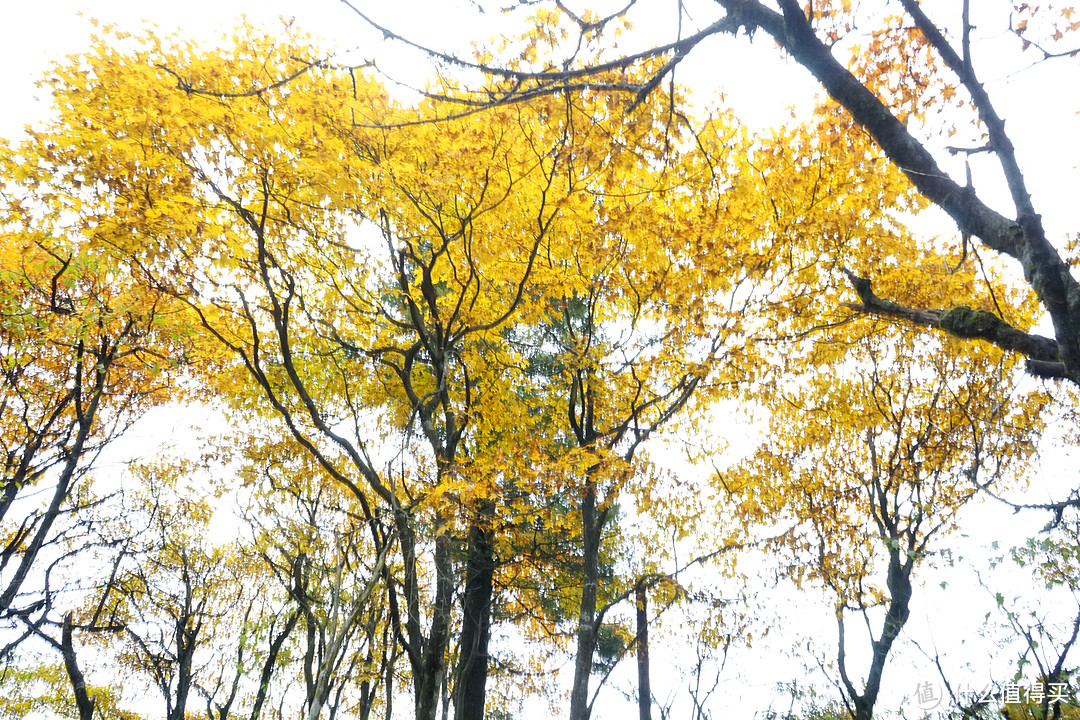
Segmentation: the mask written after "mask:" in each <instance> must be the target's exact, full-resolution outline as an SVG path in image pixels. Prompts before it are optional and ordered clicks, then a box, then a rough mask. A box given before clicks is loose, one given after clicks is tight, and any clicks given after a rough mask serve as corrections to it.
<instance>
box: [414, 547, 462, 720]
mask: <svg viewBox="0 0 1080 720" xmlns="http://www.w3.org/2000/svg"><path fill="white" fill-rule="evenodd" d="M450 550H451V548H450V536H449V535H448V534H447V533H445V532H444V533H441V534H439V535H438V536H437V537H436V538H435V603H434V606H433V608H432V617H431V632H430V633H429V635H428V638H427V643H426V647H424V652H423V658H422V661H421V664H420V671H421V672H420V674H419V677H417V678H415V679H414V687H415V690H416V720H435V718H436V716H437V714H438V710H439V700H440V690H441V689H442V683H443V677H444V675H445V674H446V650H447V645H448V643H449V640H450V619H451V614H452V613H451V610H452V607H453V601H454V576H453V558H452V557H451V554H450Z"/></svg>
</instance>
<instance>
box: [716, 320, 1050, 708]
mask: <svg viewBox="0 0 1080 720" xmlns="http://www.w3.org/2000/svg"><path fill="white" fill-rule="evenodd" d="M883 339H888V340H890V341H891V343H890V344H892V345H893V347H892V348H891V349H888V350H885V349H883V348H882V345H885V343H883V342H882V340H883ZM856 342H857V343H858V344H859V346H860V349H861V350H862V353H860V354H859V355H865V356H866V357H869V358H870V362H868V363H866V364H863V363H861V362H859V361H858V360H850V361H848V362H847V363H844V364H841V365H839V366H837V367H833V368H824V367H817V368H815V369H814V371H813V373H812V375H811V376H809V377H806V378H803V379H802V382H800V383H792V384H791V385H790V386H789V388H790V389H788V390H785V391H783V392H780V393H777V396H776V398H775V400H774V401H773V402H772V403H771V404H770V411H771V419H770V430H769V432H768V440H766V441H765V442H763V444H762V447H761V448H760V449H759V450H758V451H757V453H756V454H755V455H754V456H753V457H752V458H751V459H750V460H748V461H747V462H746V464H745V466H744V468H742V469H740V470H734V471H732V472H731V473H724V474H722V475H721V477H720V478H719V482H720V484H721V486H722V487H723V489H724V490H725V491H726V492H727V493H729V494H730V497H731V500H732V501H733V503H736V504H737V506H736V507H737V510H736V511H735V513H733V514H734V515H735V516H737V517H742V518H744V522H745V521H747V520H749V519H750V518H757V522H762V523H767V524H769V525H772V524H775V523H776V522H777V521H778V520H779V521H781V522H790V523H791V524H792V530H791V531H790V532H787V533H785V534H784V535H783V536H781V538H779V541H778V542H776V543H774V544H775V545H777V546H779V547H780V548H784V550H782V552H785V554H787V553H790V556H789V558H788V562H790V564H787V574H788V575H789V576H791V577H792V579H793V580H794V581H795V583H796V584H797V586H798V587H800V588H802V587H803V586H804V583H808V582H812V583H814V584H818V585H820V586H821V588H822V589H823V590H824V591H825V592H826V593H828V594H829V595H830V596H832V600H833V602H834V606H835V616H836V622H837V635H838V639H837V656H836V668H837V673H838V676H839V677H838V681H837V687H838V688H840V689H841V690H842V692H843V696H844V703H845V705H846V707H847V709H848V712H849V714H850V715H851V717H853V718H856V719H857V720H869V718H871V717H872V716H873V711H874V705H875V703H876V700H877V696H878V692H879V690H880V688H881V683H882V677H883V674H884V670H885V665H886V662H887V660H888V658H889V655H890V652H891V650H892V648H893V644H894V643H895V642H896V641H897V639H898V638H899V636H900V633H901V630H902V629H903V627H904V625H905V623H906V622H907V619H908V617H909V616H910V613H911V604H912V601H913V583H912V580H913V578H914V577H915V572H916V569H917V568H918V567H919V565H920V564H921V563H922V562H923V561H924V560H925V559H926V558H928V557H929V556H931V555H933V553H934V543H935V542H936V541H937V540H938V539H939V536H941V535H944V534H946V533H947V532H949V531H950V530H951V529H952V528H953V527H954V526H955V523H956V515H957V513H958V512H959V511H960V509H961V508H962V507H963V506H964V505H965V504H967V503H968V502H970V501H971V500H972V499H973V498H975V497H976V496H977V495H978V494H979V492H980V489H984V488H988V487H990V486H993V485H995V484H1002V483H1006V482H1008V481H1010V480H1012V479H1013V478H1015V477H1016V476H1019V475H1022V470H1023V465H1024V462H1025V461H1026V460H1027V459H1028V458H1029V457H1030V456H1031V454H1032V453H1033V452H1034V447H1035V443H1034V439H1035V438H1036V437H1037V436H1038V429H1039V427H1040V421H1039V417H1040V415H1041V412H1042V404H1043V403H1044V402H1045V397H1043V395H1042V393H1041V392H1040V391H1032V392H1029V393H1022V392H1019V391H1017V390H1014V389H1012V388H1010V387H1009V386H1008V384H1007V382H1006V381H1005V378H1008V377H1009V369H1008V363H1007V361H1006V360H1003V359H1002V358H1001V357H1000V353H999V352H998V351H996V350H991V351H990V352H987V353H984V354H981V355H973V354H967V355H964V354H956V353H952V352H948V351H947V350H946V349H945V348H942V347H940V346H938V344H937V342H928V341H927V339H926V338H919V337H915V336H913V335H912V334H911V333H910V332H904V331H903V329H901V330H900V331H897V330H895V329H893V330H888V329H885V328H876V329H871V330H870V331H869V332H868V333H867V335H866V336H865V337H863V338H860V339H858V340H857V341H856ZM945 342H957V341H956V340H951V339H946V340H945ZM897 356H903V357H904V358H905V360H906V363H905V366H904V367H899V364H898V363H897V362H896V360H895V358H896V357H897ZM795 388H798V389H795ZM838 448H844V452H838V451H837V449H838ZM749 521H750V522H754V521H753V520H749ZM783 564H786V563H784V562H783V561H782V562H781V565H783ZM882 579H883V581H882ZM849 614H857V615H861V616H862V618H863V620H864V623H865V625H866V627H867V629H868V631H869V637H868V641H869V649H870V665H869V668H868V669H867V671H866V674H865V679H861V678H860V676H859V675H856V674H855V673H854V672H853V671H852V669H851V668H850V666H849V663H848V661H847V657H848V653H849V649H850V644H851V639H850V637H849V635H850V632H851V627H850V624H849V623H848V616H849ZM871 627H877V628H879V629H878V630H876V631H870V628H871Z"/></svg>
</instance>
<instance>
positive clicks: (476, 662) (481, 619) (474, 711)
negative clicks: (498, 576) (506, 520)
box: [454, 524, 495, 720]
mask: <svg viewBox="0 0 1080 720" xmlns="http://www.w3.org/2000/svg"><path fill="white" fill-rule="evenodd" d="M492 534H493V533H492V531H491V530H490V529H485V528H483V527H481V526H480V525H479V524H473V526H472V527H470V528H469V542H468V549H467V550H466V558H465V598H464V601H463V603H462V605H463V608H462V610H463V615H462V622H461V645H460V648H461V649H460V652H459V655H458V668H457V673H456V674H457V686H456V687H455V689H454V694H455V696H456V698H455V700H456V702H455V705H456V709H455V714H454V717H455V718H456V720H484V703H485V696H486V692H487V674H488V641H489V639H490V637H491V595H492V583H493V576H494V571H495V548H494V543H493V537H492Z"/></svg>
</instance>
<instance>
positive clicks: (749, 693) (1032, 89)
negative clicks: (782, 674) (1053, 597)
mask: <svg viewBox="0 0 1080 720" xmlns="http://www.w3.org/2000/svg"><path fill="white" fill-rule="evenodd" d="M995 1H996V0H995ZM0 3H2V6H3V7H2V13H0V17H3V19H4V23H5V26H6V30H7V32H6V33H5V42H4V43H2V44H0V98H2V103H0V137H4V138H14V137H16V136H17V135H18V134H19V130H20V128H21V127H22V126H23V125H24V124H25V123H27V122H33V121H35V120H39V119H41V118H43V117H44V116H45V113H46V111H47V91H44V92H43V91H41V90H38V89H36V88H35V87H34V81H35V79H36V78H37V77H39V76H40V75H41V74H42V73H43V72H44V70H45V68H46V67H47V64H48V62H49V61H50V60H54V59H58V58H61V57H63V56H64V55H67V54H70V53H74V52H77V51H79V50H80V49H82V48H84V47H85V46H86V44H87V42H88V36H89V31H90V26H89V23H88V22H87V20H86V18H85V17H84V18H80V17H78V15H77V13H78V12H79V11H80V10H81V11H83V12H85V13H86V14H87V15H88V16H89V15H93V16H94V17H97V18H98V19H100V20H102V21H105V22H115V23H118V24H120V25H121V26H122V27H132V28H134V27H136V26H137V23H138V22H139V21H140V20H142V19H146V20H149V21H151V22H153V23H155V24H156V25H157V26H158V27H159V28H160V29H161V30H162V31H163V32H170V31H172V30H175V29H178V28H183V30H184V32H185V33H188V34H191V35H194V36H195V37H198V38H202V39H212V38H213V37H214V36H215V35H217V34H218V33H220V32H223V31H226V30H228V29H229V28H231V27H232V26H233V25H234V24H235V22H236V19H237V18H238V17H239V16H240V15H242V14H245V13H246V14H247V16H248V17H249V19H250V20H251V21H253V22H255V23H256V24H270V23H273V22H274V19H275V18H277V17H278V16H285V17H293V16H295V17H296V20H297V22H298V23H299V25H300V27H301V28H302V29H305V30H307V31H308V32H310V33H312V34H313V35H315V36H317V37H323V38H326V39H327V40H328V41H329V42H330V43H331V44H332V45H333V46H334V47H339V48H356V47H360V48H362V49H361V51H360V54H361V55H362V56H364V57H369V56H372V55H375V54H376V53H383V54H385V53H390V54H388V55H386V59H384V60H381V61H380V62H381V64H382V65H383V66H384V67H392V68H394V69H395V71H396V72H397V71H399V69H400V73H401V75H402V76H406V75H407V74H408V73H412V74H413V77H412V78H409V79H410V81H412V82H416V81H417V79H418V78H417V72H419V73H420V74H422V73H423V70H422V69H421V70H419V71H417V70H416V67H417V66H416V65H415V64H408V63H407V61H406V60H405V59H404V57H405V56H403V55H400V54H399V55H394V54H393V53H392V50H393V49H392V48H388V47H387V44H386V43H384V42H382V41H381V40H380V39H379V38H378V36H377V35H375V34H374V33H372V32H371V31H370V30H369V29H368V28H365V27H364V25H363V24H362V23H361V21H360V20H359V19H358V18H356V17H355V16H354V15H352V13H351V11H349V10H348V8H346V7H345V6H344V5H342V4H341V3H339V2H337V1H336V0H308V1H307V2H298V1H297V0H259V1H256V0H183V1H179V2H178V1H175V0H169V1H164V0H144V1H142V2H135V1H133V0H96V2H87V1H86V0H82V1H79V0H52V1H50V2H45V1H41V2H33V1H31V0H0ZM366 4H367V5H368V6H373V5H374V3H366ZM421 4H422V5H423V10H422V11H420V10H417V9H416V7H418V6H420V5H421ZM388 5H389V3H387V2H384V3H382V7H380V8H379V10H378V11H377V12H378V13H380V19H385V20H387V22H388V24H389V25H390V26H391V27H392V28H394V29H396V30H401V31H407V32H408V33H409V35H410V37H413V38H415V39H417V40H418V41H420V42H425V43H430V44H432V45H436V46H438V47H441V48H451V49H460V47H461V44H462V42H463V41H464V40H465V39H468V38H473V37H477V36H483V35H484V33H483V32H477V26H476V25H475V24H473V22H475V17H476V16H475V15H474V14H473V13H472V12H471V11H470V10H469V7H470V3H469V2H468V0H453V1H452V2H441V3H440V2H427V3H401V2H399V3H397V11H396V12H394V11H391V10H389V9H388ZM667 5H668V6H670V5H674V0H671V2H669V3H667ZM407 8H408V9H407ZM395 15H396V16H397V17H394V16H395ZM469 19H472V20H469ZM464 20H469V21H468V22H465V21H464ZM659 25H662V21H661V22H659V23H658V26H659ZM369 50H370V51H369ZM773 56H774V53H773V51H772V49H771V48H769V47H759V48H757V49H754V50H747V49H746V47H745V46H743V47H741V54H739V55H731V54H730V53H728V52H726V51H721V50H719V49H718V48H716V47H713V48H709V47H701V48H698V50H697V51H696V53H695V55H694V56H692V62H689V63H687V66H686V67H685V68H682V69H680V79H683V80H686V79H689V80H691V81H692V82H694V83H695V84H697V85H698V86H701V85H711V84H723V87H724V90H725V91H726V92H727V94H728V97H729V100H730V101H731V102H733V103H734V104H736V105H737V106H739V105H741V104H752V109H751V113H750V114H751V120H754V119H755V118H756V119H757V120H758V122H761V123H762V124H763V123H764V122H766V121H768V120H782V119H783V118H784V117H785V116H786V113H784V112H783V110H784V108H785V107H787V106H788V105H789V104H792V103H796V102H801V103H805V102H806V100H807V98H808V97H809V95H810V92H811V89H812V85H811V84H810V83H808V82H807V81H806V76H805V73H803V72H802V71H801V70H800V69H798V68H793V67H790V66H789V67H784V66H783V64H782V63H778V62H777V61H776V60H775V59H773ZM410 68H411V69H410ZM776 73H781V74H780V75H777V74H776ZM1072 77H1073V78H1075V75H1074V76H1072ZM778 78H781V79H780V80H778ZM1055 78H1056V76H1054V75H1049V76H1047V75H1046V74H1045V73H1044V71H1042V70H1035V71H1029V72H1027V73H1023V74H1021V75H1018V76H1015V77H1007V76H1005V75H1004V74H1003V75H1001V76H999V77H993V78H987V79H988V80H990V81H992V82H991V83H990V89H991V92H995V93H997V94H998V96H999V97H1002V98H1003V99H1004V101H1005V102H1004V104H1005V106H1006V107H1007V108H1008V109H1009V110H1013V111H1014V112H1012V113H1006V114H1007V116H1008V117H1009V129H1010V130H1011V131H1013V132H1014V133H1015V136H1016V137H1017V138H1021V139H1023V140H1025V141H1028V142H1027V144H1025V145H1024V146H1022V147H1021V148H1020V151H1021V158H1022V161H1023V162H1024V167H1025V169H1027V170H1029V172H1030V179H1031V181H1032V184H1033V186H1034V187H1035V189H1036V192H1037V193H1038V195H1037V198H1036V200H1037V202H1039V201H1041V203H1040V205H1041V206H1042V207H1043V208H1045V210H1044V212H1046V213H1047V215H1046V217H1045V220H1046V222H1047V225H1048V227H1049V228H1050V229H1051V230H1052V231H1056V232H1058V233H1060V234H1064V233H1066V232H1075V230H1076V228H1077V227H1078V224H1077V222H1076V221H1077V216H1076V210H1075V207H1076V206H1077V205H1078V204H1080V203H1077V202H1076V201H1075V194H1076V192H1077V188H1078V187H1080V184H1078V183H1077V174H1076V165H1077V163H1078V162H1080V143H1078V142H1077V140H1076V135H1075V134H1074V131H1075V128H1076V114H1075V113H1076V111H1077V110H1078V109H1080V93H1077V92H1076V88H1077V87H1080V85H1076V84H1071V82H1072V81H1071V80H1070V81H1066V82H1064V83H1062V82H1061V81H1060V79H1059V78H1057V79H1055ZM774 83H776V84H774ZM35 97H39V98H41V100H37V101H36V100H35ZM43 101H44V102H43ZM751 101H752V102H751ZM1051 212H1053V214H1050V213H1051ZM949 231H950V229H949V228H945V229H944V230H942V232H949ZM1066 482H1075V479H1073V480H1068V479H1067V478H1066ZM989 515H990V516H991V517H992V518H993V519H992V520H991V521H990V523H992V525H989V526H988V525H987V523H986V521H985V520H984V521H983V522H982V523H980V527H981V528H982V531H983V532H985V531H986V529H987V527H996V528H1001V527H1004V526H1005V525H1006V524H1009V523H1010V522H1012V520H1011V518H1010V516H1009V515H1008V514H1007V513H1005V512H1004V511H1000V510H992V511H990V512H989ZM984 517H985V514H984ZM1033 522H1034V524H1035V527H1036V528H1037V527H1038V524H1039V523H1041V522H1045V519H1042V518H1036V519H1033ZM1031 524H1032V523H1025V524H1023V525H1020V524H1016V525H1015V526H1014V530H1015V531H1016V537H1022V535H1023V534H1024V533H1025V532H1029V531H1030V529H1029V528H1028V527H1027V526H1028V525H1031ZM1021 528H1022V529H1021ZM996 534H998V533H996V532H994V533H991V535H990V536H993V535H996ZM983 541H985V538H984V540H978V541H973V542H977V543H978V542H983ZM1013 541H1015V540H1013V539H1005V540H1003V543H1002V545H1003V547H1007V546H1008V544H1010V543H1011V542H1013ZM967 581H970V578H968V580H967ZM936 582H937V580H934V581H932V583H930V584H933V583H936ZM932 590H933V589H932V588H929V589H928V590H927V593H928V594H927V595H926V596H924V598H925V600H917V607H916V610H915V614H913V616H912V620H911V627H910V628H909V630H910V631H911V632H912V633H915V632H919V633H922V634H923V637H924V639H925V637H928V636H932V634H933V633H938V634H939V637H941V636H943V635H945V636H947V635H950V634H954V633H955V629H956V628H963V629H962V630H960V632H961V633H969V634H974V633H976V632H977V630H978V627H979V625H980V620H981V618H982V615H983V613H984V612H986V605H987V598H986V597H984V596H985V593H983V592H982V591H981V590H979V589H978V588H975V589H974V592H973V595H972V600H971V603H972V604H971V605H966V604H957V603H956V602H955V599H949V598H955V596H951V595H949V596H946V595H945V594H944V593H937V594H936V595H937V597H938V600H937V602H941V603H943V604H942V605H940V606H934V607H928V604H929V603H933V602H935V600H934V599H933V598H934V597H935V594H934V592H933V591H932ZM778 597H780V596H778ZM785 600H790V598H786V599H785ZM946 603H947V604H946ZM976 606H977V607H978V608H980V609H978V610H974V608H975V607H976ZM801 610H804V608H801V607H800V608H798V609H796V610H795V611H793V612H792V611H783V613H782V614H783V615H785V616H786V617H787V620H786V622H790V623H793V624H795V625H797V626H799V627H797V630H798V632H799V633H800V634H804V633H805V631H806V627H805V624H806V623H809V624H811V625H813V624H814V623H815V622H817V621H818V620H820V618H816V619H813V620H812V619H810V617H809V616H808V615H806V616H802V617H800V611H801ZM928 625H929V626H933V627H931V628H930V629H929V630H927V629H926V628H927V626H928ZM947 628H953V633H950V631H949V630H948V629H947ZM831 632H832V630H831V628H827V629H826V632H825V634H824V635H823V636H822V639H821V640H822V642H824V643H827V642H829V641H830V640H831V639H832V635H831ZM778 635H779V638H773V640H771V641H770V642H769V643H768V645H772V646H773V648H774V651H777V650H776V649H777V648H780V647H782V646H783V645H784V643H785V642H787V641H788V638H789V637H790V636H789V635H787V634H785V633H784V628H783V627H781V628H779V630H778ZM952 639H953V640H955V638H952ZM829 652H830V651H826V653H825V654H826V656H828V655H829ZM748 654H749V653H748V651H741V650H740V651H737V653H736V655H735V656H733V659H732V660H731V661H730V662H731V663H732V664H735V663H744V664H742V665H741V666H740V667H739V668H738V669H737V670H736V674H734V675H732V674H731V671H730V670H729V671H726V675H725V676H724V677H725V680H724V682H725V685H724V686H723V690H721V692H724V693H728V694H729V700H728V702H725V701H723V700H721V701H720V702H719V705H718V707H721V708H723V707H725V706H728V707H731V706H741V707H743V708H757V709H763V698H762V696H761V694H760V693H761V690H760V687H762V686H758V688H759V689H754V688H753V687H752V686H751V685H746V684H745V680H744V679H743V678H744V674H754V671H755V669H760V670H765V671H770V670H771V671H775V670H776V669H777V667H776V665H775V664H770V665H769V667H768V668H763V667H762V666H761V665H760V663H761V662H762V661H761V658H760V656H759V657H758V659H757V660H751V659H749V657H748ZM654 662H656V661H655V660H654ZM770 662H771V663H778V662H780V663H782V664H783V665H784V666H786V667H785V669H786V670H788V671H791V668H794V667H797V665H798V663H797V662H795V661H794V660H792V659H787V660H776V659H774V660H772V661H770ZM904 662H907V663H908V666H909V667H910V664H911V661H910V660H908V661H904ZM974 662H979V661H978V660H977V659H976V660H975V661H974ZM660 665H661V663H659V662H657V663H656V666H657V668H658V669H659V667H660ZM629 667H631V668H632V662H631V663H630V664H629ZM922 667H923V668H924V669H923V670H909V672H911V673H912V674H911V675H910V677H912V678H917V679H920V680H921V679H931V680H932V679H934V676H933V675H926V672H927V671H926V670H925V667H926V665H925V663H924V664H923V665H922ZM895 671H899V667H896V668H890V672H895ZM733 678H739V679H735V680H734V681H733ZM773 679H774V680H775V679H776V678H775V677H773ZM792 679H794V678H792ZM815 679H817V680H820V675H818V676H817V677H816V678H815ZM890 680H891V682H887V685H889V686H894V684H895V680H894V679H893V678H890ZM661 682H662V681H661V680H659V679H656V680H654V689H655V690H656V692H657V693H658V694H661V695H663V694H665V693H666V690H664V688H663V686H662V685H661ZM740 683H743V684H740ZM899 690H902V692H901V693H900V694H903V692H910V691H911V690H913V688H900V689H899ZM736 695H741V696H742V702H741V703H740V702H738V701H736V700H735V696H736ZM892 699H893V700H894V701H896V702H899V700H900V699H899V697H898V696H895V693H894V697H893V698H892ZM776 709H778V710H781V711H783V710H786V707H777V708H776ZM909 710H910V708H909ZM600 715H601V716H604V713H600Z"/></svg>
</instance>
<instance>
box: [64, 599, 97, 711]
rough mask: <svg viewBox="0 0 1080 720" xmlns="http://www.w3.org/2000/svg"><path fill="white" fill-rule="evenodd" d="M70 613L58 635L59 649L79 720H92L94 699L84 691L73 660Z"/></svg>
mask: <svg viewBox="0 0 1080 720" xmlns="http://www.w3.org/2000/svg"><path fill="white" fill-rule="evenodd" d="M71 628H72V617H71V613H68V614H67V615H65V616H64V626H63V630H62V632H61V635H60V638H61V639H60V649H61V653H62V654H63V656H64V669H65V670H67V674H68V679H69V680H70V681H71V689H72V691H73V692H74V693H75V706H76V707H78V708H79V720H93V717H94V699H93V698H92V697H90V694H89V693H88V692H87V691H86V680H85V678H84V677H83V674H82V670H81V669H80V668H79V663H78V661H77V660H76V658H75V645H74V643H73V641H72V637H71V635H72V632H71Z"/></svg>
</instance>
